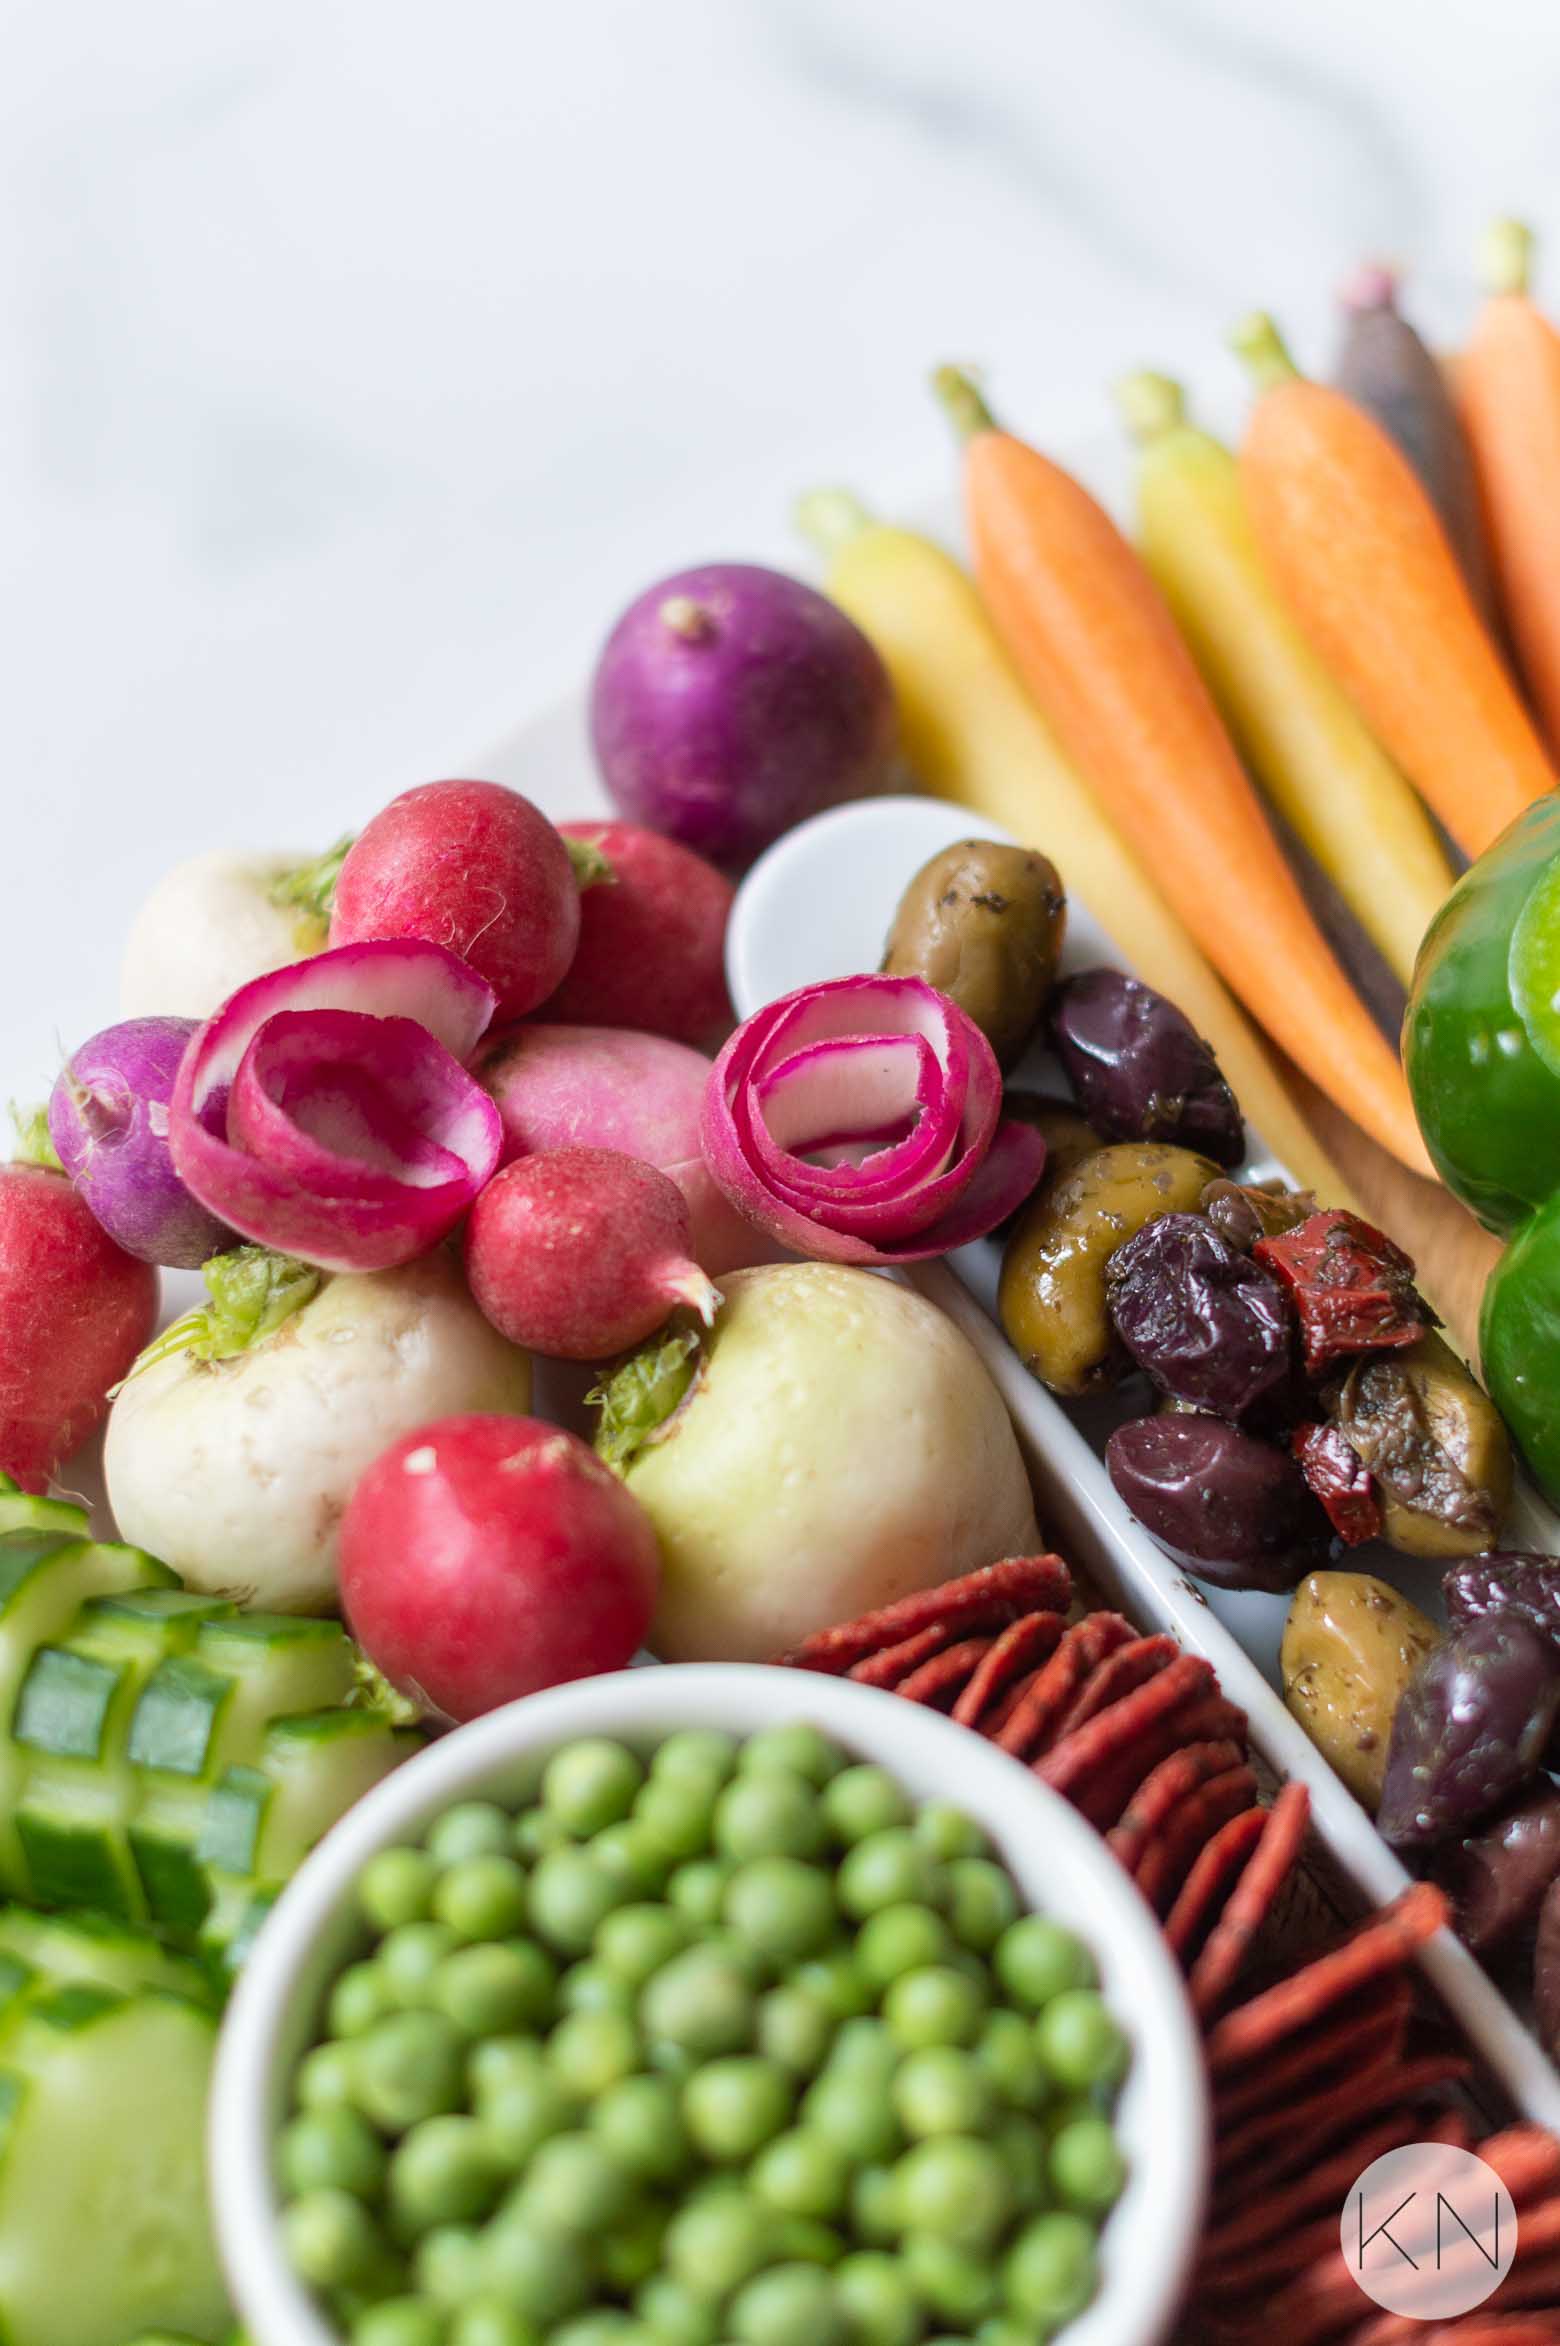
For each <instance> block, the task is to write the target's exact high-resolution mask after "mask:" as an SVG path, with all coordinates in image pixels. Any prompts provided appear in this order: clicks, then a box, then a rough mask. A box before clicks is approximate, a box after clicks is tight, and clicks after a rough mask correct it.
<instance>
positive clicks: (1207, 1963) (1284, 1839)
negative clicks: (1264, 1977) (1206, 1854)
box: [1189, 1783, 1311, 2020]
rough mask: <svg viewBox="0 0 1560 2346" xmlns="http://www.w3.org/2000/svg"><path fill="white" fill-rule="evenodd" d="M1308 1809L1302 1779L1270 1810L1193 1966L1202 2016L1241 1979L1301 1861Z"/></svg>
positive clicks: (1193, 1983) (1194, 2003)
mask: <svg viewBox="0 0 1560 2346" xmlns="http://www.w3.org/2000/svg"><path fill="white" fill-rule="evenodd" d="M1310 1813H1311V1795H1310V1794H1309V1792H1308V1791H1307V1790H1306V1788H1305V1786H1304V1785H1303V1784H1299V1783H1291V1784H1286V1785H1285V1786H1284V1788H1283V1790H1282V1791H1281V1792H1280V1794H1279V1796H1278V1798H1277V1799H1276V1800H1275V1801H1274V1803H1273V1806H1272V1807H1271V1808H1270V1809H1269V1810H1268V1821H1267V1827H1266V1830H1265V1831H1264V1833H1263V1835H1262V1838H1261V1840H1260V1841H1259V1842H1258V1843H1257V1846H1256V1848H1255V1849H1254V1850H1253V1851H1252V1853H1251V1856H1250V1858H1249V1859H1248V1860H1247V1864H1246V1870H1245V1872H1244V1873H1243V1874H1242V1875H1241V1877H1240V1880H1239V1881H1238V1882H1237V1883H1236V1885H1235V1887H1234V1889H1233V1890H1232V1891H1231V1893H1230V1899H1229V1903H1228V1905H1227V1906H1226V1907H1225V1909H1224V1912H1223V1913H1222V1914H1221V1915H1220V1917H1219V1919H1218V1921H1217V1922H1216V1923H1215V1924H1214V1926H1213V1929H1212V1930H1211V1931H1210V1932H1209V1934H1208V1943H1207V1945H1206V1946H1205V1947H1204V1949H1203V1951H1202V1953H1201V1954H1200V1955H1199V1956H1198V1958H1197V1961H1196V1962H1195V1963H1194V1964H1193V1966H1192V1970H1191V1977H1190V1981H1189V1985H1190V1988H1191V1996H1192V2009H1193V2010H1194V2011H1195V2012H1196V2014H1197V2016H1198V2018H1199V2019H1200V2020H1207V2019H1208V2018H1209V2016H1210V2015H1211V2014H1212V2013H1214V2012H1216V2011H1217V2010H1218V2008H1219V2006H1220V2005H1221V2004H1222V2003H1223V2002H1224V2001H1225V1998H1226V1997H1227V1996H1228V1994H1229V1992H1230V1989H1231V1988H1232V1987H1233V1986H1234V1984H1235V1982H1236V1980H1237V1979H1238V1978H1239V1976H1240V1972H1241V1969H1242V1966H1243V1965H1244V1963H1245V1961H1246V1957H1247V1955H1248V1954H1249V1953H1250V1952H1251V1943H1252V1941H1253V1940H1254V1939H1255V1937H1256V1935H1257V1933H1258V1931H1259V1930H1260V1929H1261V1928H1262V1925H1263V1924H1264V1923H1265V1922H1266V1920H1267V1918H1268V1916H1269V1914H1271V1912H1272V1910H1273V1906H1274V1903H1275V1901H1276V1900H1277V1898H1278V1895H1279V1893H1280V1891H1281V1890H1282V1889H1283V1887H1284V1884H1285V1883H1286V1882H1287V1881H1288V1879H1289V1877H1290V1875H1291V1874H1292V1873H1293V1871H1294V1869H1295V1866H1296V1864H1297V1863H1298V1861H1299V1857H1300V1852H1301V1850H1302V1848H1303V1847H1304V1846H1305V1832H1306V1824H1307V1821H1308V1819H1309V1817H1310Z"/></svg>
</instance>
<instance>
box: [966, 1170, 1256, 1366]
mask: <svg viewBox="0 0 1560 2346" xmlns="http://www.w3.org/2000/svg"><path fill="white" fill-rule="evenodd" d="M1217 1172H1218V1168H1217V1166H1215V1165H1214V1164H1212V1163H1211V1161H1210V1160H1209V1159H1208V1158H1207V1157H1199V1156H1196V1155H1194V1154H1193V1152H1192V1151H1191V1150H1190V1149H1176V1148H1170V1147H1169V1146H1167V1145H1166V1144H1165V1143H1164V1142H1162V1141H1121V1142H1119V1143H1117V1144H1116V1146H1114V1147H1112V1148H1108V1149H1096V1150H1095V1151H1094V1154H1093V1155H1092V1156H1088V1157H1085V1158H1084V1159H1083V1161H1082V1163H1081V1164H1079V1165H1076V1166H1074V1168H1073V1170H1072V1172H1071V1173H1069V1174H1068V1175H1067V1177H1066V1179H1065V1180H1063V1181H1060V1182H1057V1183H1055V1184H1054V1185H1053V1184H1052V1183H1051V1182H1049V1181H1048V1182H1046V1183H1044V1184H1043V1185H1042V1187H1041V1190H1040V1193H1039V1195H1038V1196H1037V1197H1035V1198H1033V1199H1032V1200H1031V1201H1030V1203H1029V1204H1028V1205H1027V1206H1026V1207H1025V1209H1024V1212H1023V1215H1022V1217H1021V1219H1020V1221H1019V1224H1018V1227H1017V1229H1016V1230H1015V1231H1014V1232H1013V1235H1012V1237H1011V1238H1010V1239H1009V1240H1008V1244H1007V1251H1006V1253H1005V1254H1004V1255H1003V1258H1002V1280H1001V1285H1000V1287H999V1289H998V1292H997V1308H998V1311H999V1312H1000V1314H1001V1319H1002V1326H1003V1329H1004V1331H1005V1332H1006V1335H1007V1339H1008V1342H1009V1343H1010V1344H1011V1345H1012V1346H1013V1348H1014V1350H1015V1351H1016V1352H1018V1353H1019V1354H1020V1355H1021V1356H1022V1358H1023V1361H1024V1365H1025V1366H1026V1367H1027V1368H1028V1369H1030V1370H1031V1371H1032V1372H1033V1374H1034V1375H1035V1376H1037V1377H1038V1378H1039V1379H1040V1381H1041V1383H1042V1384H1044V1385H1048V1386H1049V1387H1050V1389H1051V1391H1052V1392H1053V1393H1066V1394H1074V1395H1076V1394H1080V1393H1091V1392H1096V1391H1098V1390H1099V1389H1100V1388H1101V1387H1102V1386H1105V1385H1108V1384H1109V1383H1110V1382H1111V1381H1112V1377H1113V1374H1114V1360H1115V1347H1114V1345H1113V1342H1112V1338H1111V1327H1110V1320H1109V1317H1108V1315H1107V1312H1106V1309H1105V1266H1106V1264H1107V1263H1108V1262H1109V1260H1110V1258H1111V1256H1112V1255H1113V1254H1114V1253H1115V1251H1116V1249H1117V1248H1118V1247H1119V1246H1125V1244H1126V1242H1127V1240H1128V1239H1129V1238H1131V1237H1133V1236H1134V1235H1135V1234H1136V1232H1138V1231H1139V1230H1141V1229H1142V1227H1143V1225H1144V1223H1145V1222H1152V1221H1153V1220H1154V1219H1155V1218H1156V1217H1157V1216H1158V1215H1160V1214H1176V1213H1192V1212H1193V1211H1195V1209H1196V1205H1197V1200H1198V1199H1199V1197H1200V1196H1201V1195H1202V1192H1203V1189H1204V1187H1205V1185H1206V1184H1207V1183H1208V1182H1209V1181H1212V1180H1213V1179H1215V1177H1216V1175H1217Z"/></svg>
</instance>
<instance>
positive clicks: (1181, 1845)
mask: <svg viewBox="0 0 1560 2346" xmlns="http://www.w3.org/2000/svg"><path fill="white" fill-rule="evenodd" d="M1256 1799H1257V1779H1256V1776H1255V1775H1254V1774H1253V1772H1252V1770H1251V1769H1250V1768H1249V1767H1238V1768H1227V1769H1226V1770H1225V1772H1224V1774H1223V1775H1222V1776H1210V1777H1209V1779H1208V1781H1207V1783H1206V1784H1200V1785H1199V1786H1198V1788H1197V1790H1196V1791H1195V1792H1193V1793H1192V1794H1190V1795H1189V1796H1188V1798H1187V1799H1185V1800H1182V1801H1179V1802H1178V1803H1177V1805H1176V1806H1175V1807H1174V1808H1173V1809H1172V1810H1171V1812H1170V1814H1169V1816H1168V1817H1167V1818H1166V1819H1165V1823H1164V1826H1163V1828H1162V1829H1161V1831H1160V1832H1159V1834H1158V1835H1157V1837H1156V1838H1155V1839H1154V1840H1153V1841H1151V1842H1150V1843H1149V1845H1148V1847H1147V1848H1146V1849H1145V1850H1144V1852H1143V1854H1142V1856H1141V1857H1140V1858H1139V1859H1138V1862H1137V1864H1136V1866H1135V1867H1134V1869H1133V1875H1132V1878H1133V1880H1134V1881H1135V1882H1136V1883H1137V1886H1138V1888H1139V1889H1140V1890H1141V1891H1142V1893H1143V1895H1144V1897H1145V1898H1146V1899H1147V1900H1148V1903H1149V1905H1150V1906H1152V1907H1153V1909H1154V1911H1155V1913H1156V1914H1164V1913H1165V1911H1166V1910H1167V1908H1168V1906H1169V1904H1170V1901H1171V1900H1172V1899H1173V1898H1174V1896H1175V1893H1176V1892H1177V1890H1179V1888H1180V1887H1181V1884H1182V1883H1183V1882H1184V1881H1185V1879H1186V1876H1187V1871H1188V1869H1189V1868H1190V1866H1191V1865H1192V1863H1193V1862H1194V1860H1195V1859H1196V1857H1197V1856H1198V1854H1199V1852H1200V1851H1201V1850H1202V1849H1204V1848H1205V1847H1206V1846H1207V1844H1208V1842H1209V1841H1211V1840H1212V1839H1213V1837H1214V1835H1215V1834H1216V1833H1217V1832H1218V1831H1219V1829H1220V1827H1221V1826H1223V1825H1227V1824H1230V1823H1232V1822H1233V1821H1234V1820H1235V1819H1236V1818H1237V1817H1238V1816H1239V1815H1240V1814H1241V1812H1242V1810H1246V1811H1249V1810H1251V1809H1252V1808H1254V1807H1255V1806H1256ZM1259 1813H1261V1812H1260V1811H1259Z"/></svg>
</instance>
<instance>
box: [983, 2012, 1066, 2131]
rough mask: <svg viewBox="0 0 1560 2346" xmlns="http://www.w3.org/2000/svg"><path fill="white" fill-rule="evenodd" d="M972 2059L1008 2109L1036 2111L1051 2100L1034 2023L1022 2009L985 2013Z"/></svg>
mask: <svg viewBox="0 0 1560 2346" xmlns="http://www.w3.org/2000/svg"><path fill="white" fill-rule="evenodd" d="M974 2052H975V2059H976V2061H977V2062H978V2063H979V2065H980V2068H981V2071H982V2073H983V2075H984V2076H985V2078H986V2082H987V2083H988V2085H990V2086H991V2087H992V2089H993V2090H994V2091H995V2092H996V2093H998V2094H1000V2096H1001V2098H1002V2099H1003V2101H1005V2102H1006V2103H1007V2104H1008V2106H1009V2108H1010V2109H1014V2110H1039V2109H1042V2108H1043V2107H1044V2106H1045V2104H1046V2102H1047V2101H1048V2100H1049V2099H1050V2094H1051V2081H1050V2079H1049V2077H1047V2075H1046V2073H1045V2065H1044V2063H1043V2062H1042V2061H1041V2059H1040V2055H1039V2052H1038V2051H1037V2050H1036V2047H1035V2035H1034V2029H1033V2026H1032V2025H1031V2023H1030V2022H1029V2021H1027V2020H1026V2019H1025V2018H1024V2016H1023V2014H1022V2013H1021V2012H1010V2011H1008V2010H1007V2009H1005V2008H1004V2009H1003V2010H1002V2011H1000V2012H992V2013H990V2014H988V2016H987V2017H986V2019H985V2020H984V2021H982V2023H981V2028H980V2034H979V2035H978V2036H977V2037H976V2039H975V2046H974Z"/></svg>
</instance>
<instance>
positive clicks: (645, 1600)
mask: <svg viewBox="0 0 1560 2346" xmlns="http://www.w3.org/2000/svg"><path fill="white" fill-rule="evenodd" d="M659 1579H660V1553H659V1549H658V1547H657V1544H656V1536H655V1532H654V1529H653V1528H652V1525H651V1522H650V1518H649V1516H648V1515H647V1514H646V1513H645V1511H644V1509H643V1508H642V1507H641V1506H640V1504H639V1502H638V1500H637V1499H634V1498H632V1497H630V1495H629V1493H628V1492H627V1491H626V1490H625V1489H624V1487H623V1485H622V1483H621V1482H619V1480H618V1478H617V1476H616V1475H614V1474H613V1473H611V1472H610V1470H609V1469H608V1468H607V1467H605V1466H603V1465H602V1463H601V1461H600V1459H599V1458H597V1457H596V1455H595V1454H594V1452H593V1451H591V1450H589V1449H588V1448H587V1447H586V1445H585V1444H584V1443H583V1442H582V1441H580V1440H579V1439H578V1437H577V1436H576V1435H574V1434H567V1433H564V1432H563V1431H562V1429H561V1428H560V1427H558V1426H550V1425H543V1424H542V1423H541V1421H540V1420H539V1419H538V1418H534V1417H446V1418H441V1419H439V1421H438V1422H437V1423H436V1424H434V1425H430V1426H424V1427H422V1428H421V1429H420V1430H419V1431H417V1432H416V1433H411V1434H407V1435H406V1436H404V1438H403V1439H402V1440H401V1441H399V1442H397V1443H395V1444H394V1446H393V1447H392V1448H391V1449H389V1450H386V1451H385V1452H384V1453H383V1455H382V1456H381V1457H379V1458H377V1459H376V1460H375V1461H374V1463H373V1465H372V1466H371V1467H370V1468H369V1469H368V1472H367V1473H366V1474H365V1475H363V1477H362V1478H361V1480H360V1481H359V1483H358V1486H357V1488H356V1490H355V1491H354V1492H353V1494H352V1497H351V1499H350V1501H349V1502H348V1505H347V1511H346V1514H345V1516H344V1518H343V1519H342V1525H341V1595H342V1603H343V1606H344V1608H345V1611H346V1615H347V1619H348V1621H349V1622H350V1624H351V1627H352V1632H353V1635H354V1636H355V1637H356V1638H357V1639H358V1641H359V1643H360V1644H361V1645H362V1647H363V1648H364V1651H365V1652H366V1653H367V1655H368V1657H369V1659H370V1661H372V1662H374V1663H375V1664H376V1665H377V1666H378V1668H379V1669H381V1670H382V1671H383V1672H384V1674H385V1676H386V1677H387V1678H389V1679H391V1680H392V1681H393V1682H394V1684H395V1685H397V1686H399V1687H401V1688H402V1689H403V1690H404V1691H405V1692H406V1693H408V1694H410V1695H413V1696H414V1697H416V1698H417V1699H418V1700H420V1701H422V1702H424V1703H426V1704H427V1705H428V1706H429V1707H430V1708H432V1709H433V1710H435V1711H437V1712H439V1713H441V1714H442V1716H444V1717H445V1718H447V1719H475V1718H477V1717H479V1716H480V1715H481V1714H482V1712H484V1711H491V1710H496V1709H497V1708H498V1706H499V1705H500V1703H506V1702H514V1701H517V1700H518V1699H519V1697H520V1696H521V1695H525V1694H534V1693H535V1692H536V1691H537V1690H538V1689H539V1688H540V1687H544V1686H558V1685H561V1684H562V1683H563V1682H564V1680H565V1679H570V1678H588V1677H590V1676H592V1675H593V1674H594V1673H595V1672H596V1671H599V1670H620V1669H621V1668H622V1667H623V1665H624V1664H625V1663H626V1662H629V1661H631V1660H632V1659H633V1656H634V1653H635V1652H636V1650H637V1649H638V1647H639V1645H640V1644H641V1642H642V1641H643V1638H644V1634H645V1631H646V1629H647V1628H648V1627H649V1623H650V1615H651V1612H652V1610H653V1608H654V1605H655V1598H656V1591H657V1586H658V1583H659Z"/></svg>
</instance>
